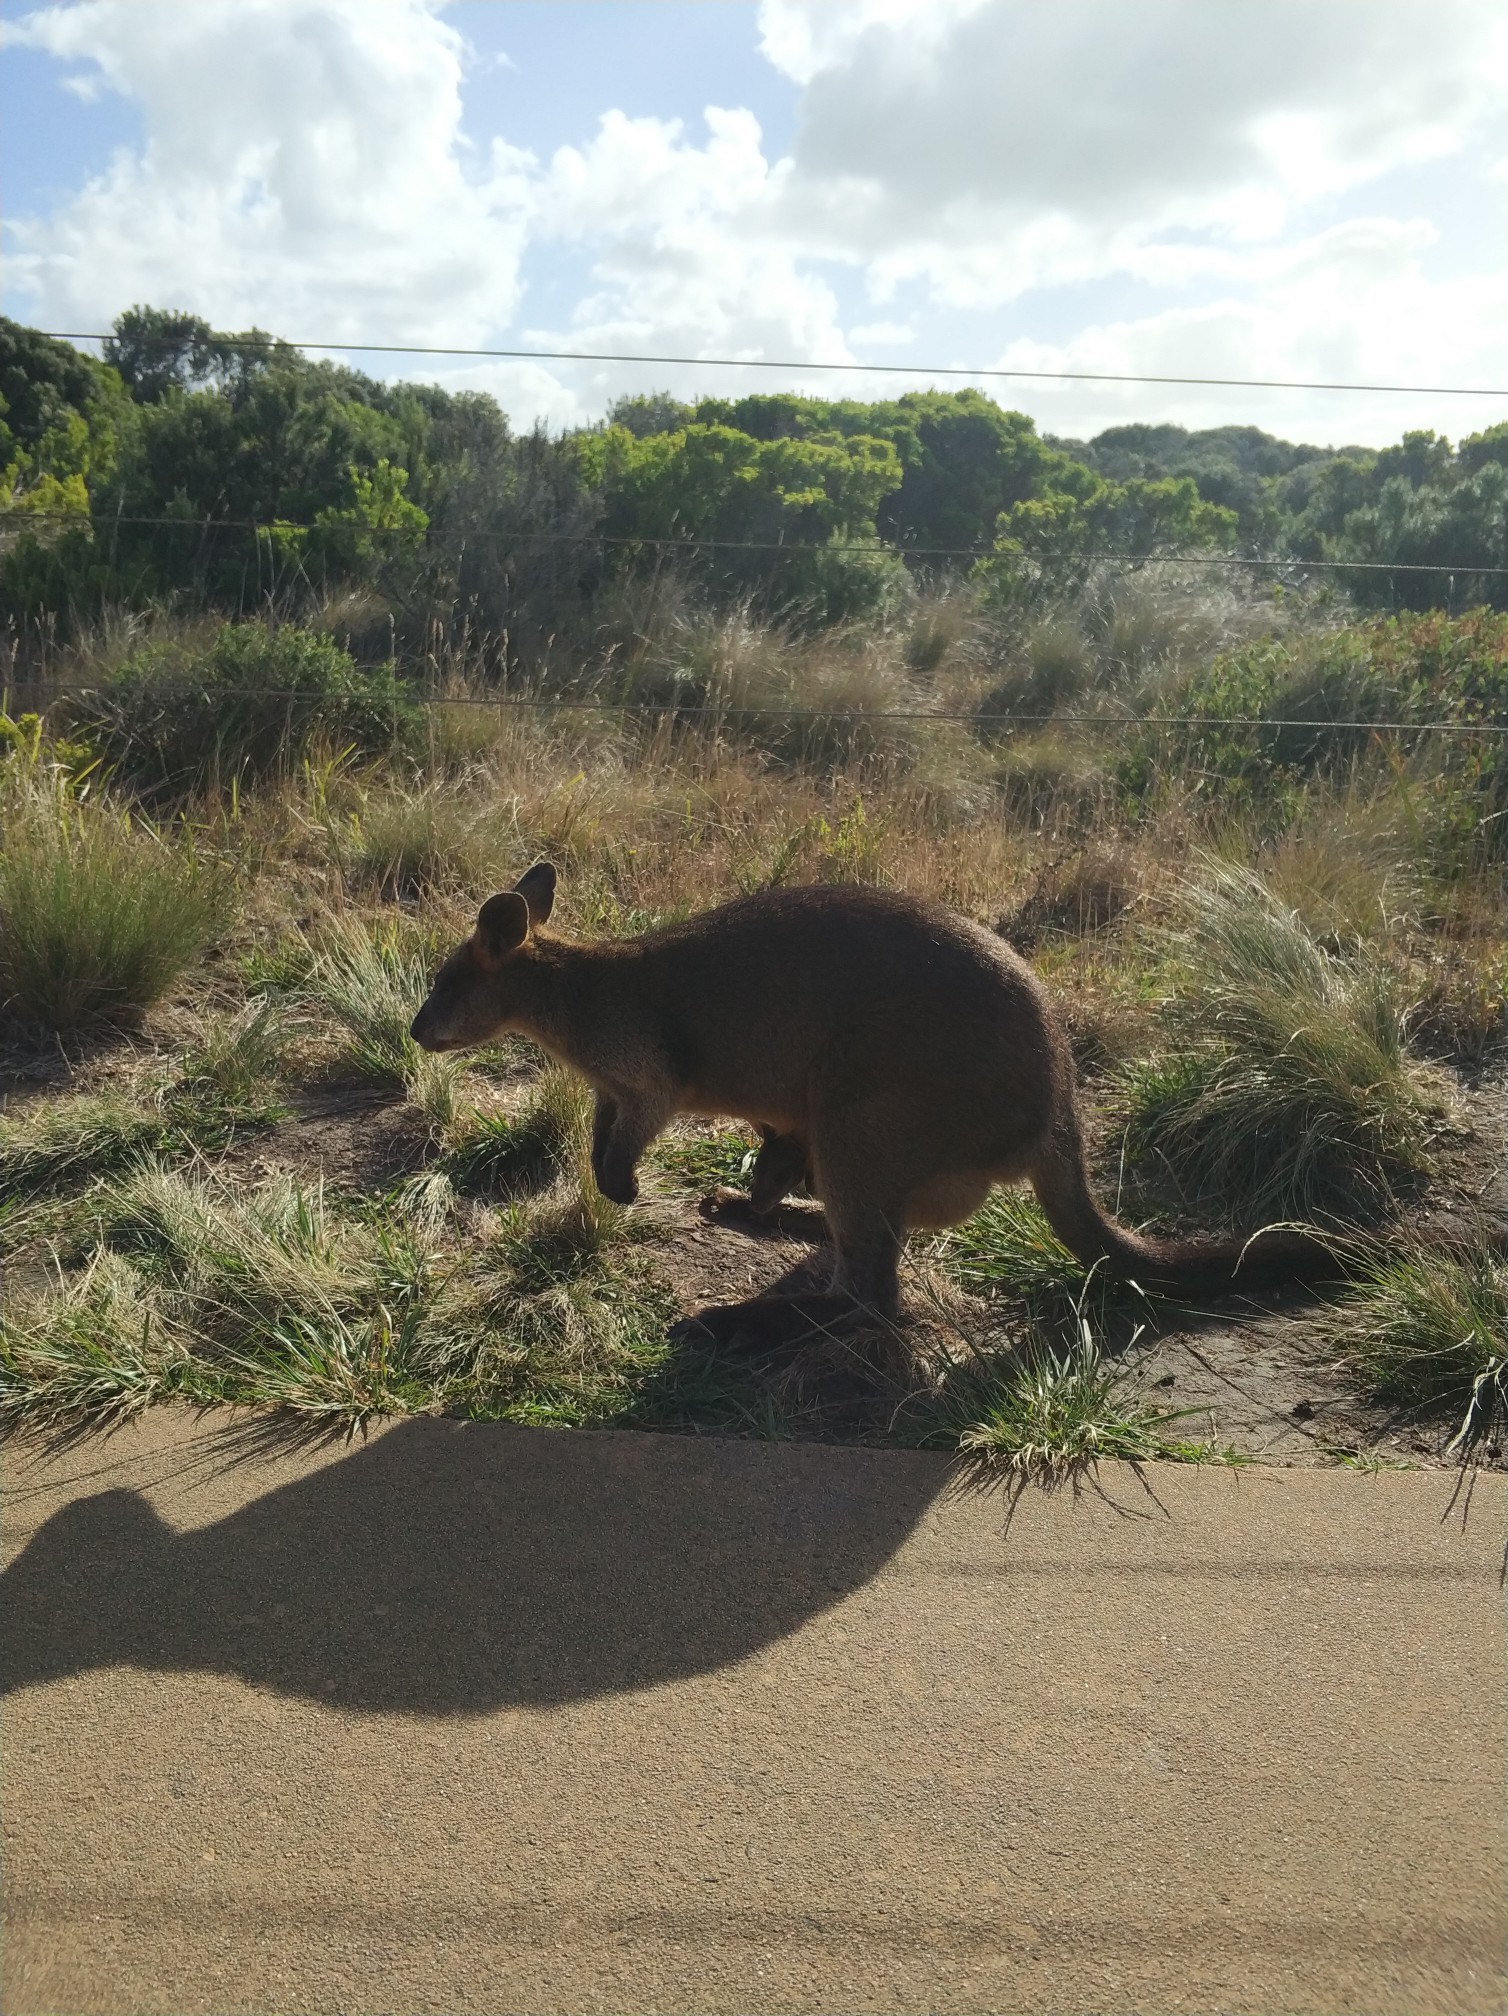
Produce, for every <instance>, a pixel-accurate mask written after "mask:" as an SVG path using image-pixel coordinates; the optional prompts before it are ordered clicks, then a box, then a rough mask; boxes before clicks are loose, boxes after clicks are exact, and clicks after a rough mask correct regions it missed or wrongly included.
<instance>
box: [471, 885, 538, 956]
mask: <svg viewBox="0 0 1508 2016" xmlns="http://www.w3.org/2000/svg"><path fill="white" fill-rule="evenodd" d="M528 935H529V906H528V904H527V903H526V902H525V901H524V899H523V897H522V896H520V895H519V894H518V893H517V891H516V890H513V889H510V890H508V891H507V892H506V894H504V895H501V896H489V897H488V898H487V901H486V902H485V903H484V904H483V905H482V907H481V909H480V910H479V911H478V912H477V920H476V929H475V931H473V933H472V934H471V942H472V945H473V947H474V948H475V950H476V955H477V957H478V958H479V959H480V960H481V962H482V964H483V965H484V966H500V965H501V964H502V962H503V961H504V960H505V959H506V958H507V956H508V954H509V953H510V952H516V951H517V950H518V948H519V946H520V945H522V944H523V942H524V940H525V939H526V938H527V937H528Z"/></svg>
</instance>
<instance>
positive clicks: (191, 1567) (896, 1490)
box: [0, 1421, 947, 1716]
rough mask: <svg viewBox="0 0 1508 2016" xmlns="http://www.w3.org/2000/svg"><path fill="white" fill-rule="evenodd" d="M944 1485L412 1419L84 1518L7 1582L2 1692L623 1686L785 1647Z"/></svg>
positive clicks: (648, 1441)
mask: <svg viewBox="0 0 1508 2016" xmlns="http://www.w3.org/2000/svg"><path fill="white" fill-rule="evenodd" d="M237 1474H238V1476H239V1477H244V1476H246V1475H247V1474H248V1473H247V1471H246V1470H245V1469H244V1468H243V1469H242V1470H241V1471H239V1472H238V1473H237ZM253 1474H254V1473H253ZM946 1483H947V1472H946V1466H945V1465H944V1464H943V1463H942V1462H941V1461H940V1459H938V1458H937V1457H934V1456H925V1455H915V1454H909V1453H903V1452H883V1453H882V1452H878V1451H865V1450H853V1449H847V1450H840V1449H832V1448H825V1447H815V1446H811V1445H806V1446H799V1445H790V1444H785V1445H780V1446H772V1445H768V1444H759V1443H739V1442H712V1441H701V1440H697V1439H695V1438H691V1437H673V1436H651V1435H631V1434H587V1433H575V1434H572V1433H566V1432H561V1431H549V1430H543V1429H523V1428H506V1427H500V1426H497V1425H495V1424H493V1425H489V1424H483V1423H471V1422H453V1421H415V1422H407V1423H404V1424H402V1425H400V1426H398V1427H395V1428H392V1429H389V1430H388V1431H386V1432H385V1433H382V1434H380V1435H378V1436H376V1437H375V1438H374V1439H373V1440H372V1441H371V1442H369V1443H367V1444H365V1445H364V1446H362V1447H360V1448H358V1449H357V1450H355V1452H354V1453H352V1454H350V1455H347V1456H345V1457H344V1458H342V1459H340V1460H337V1461H334V1462H325V1463H323V1464H322V1465H321V1466H320V1467H318V1468H316V1469H313V1470H311V1471H306V1472H305V1473H304V1474H302V1475H300V1476H299V1477H297V1478H296V1479H295V1480H294V1481H292V1482H290V1483H286V1484H281V1485H279V1486H277V1487H276V1488H275V1489H272V1490H269V1491H267V1492H265V1493H264V1495H262V1496H260V1497H256V1498H252V1499H250V1500H249V1502H246V1503H244V1504H242V1505H240V1506H239V1509H237V1510H234V1511H232V1512H230V1513H229V1514H228V1515H227V1516H226V1517H224V1518H221V1519H219V1520H218V1521H216V1522H215V1523H214V1524H212V1525H206V1526H202V1527H199V1528H198V1529H196V1530H189V1531H183V1532H179V1531H175V1529H174V1528H173V1527H171V1526H169V1525H167V1524H166V1523H165V1522H164V1521H163V1520H162V1519H161V1518H160V1517H159V1516H158V1514H157V1512H156V1511H155V1510H154V1509H153V1507H152V1505H151V1504H150V1503H149V1501H148V1500H147V1498H146V1497H145V1496H143V1495H142V1494H141V1493H140V1492H137V1491H134V1490H119V1489H118V1490H111V1491H104V1492H99V1493H95V1494H94V1495H91V1496H88V1497H81V1498H77V1499H75V1500H74V1501H73V1502H72V1503H70V1504H68V1505H66V1506H65V1507H64V1508H63V1509H62V1510H60V1511H59V1512H57V1513H56V1514H54V1516H53V1517H52V1518H51V1519H49V1520H48V1521H47V1522H46V1523H45V1524H44V1525H43V1526H42V1527H40V1528H39V1530H38V1531H37V1532H36V1534H35V1535H34V1536H33V1537H32V1539H31V1540H30V1542H29V1543H28V1544H27V1546H26V1547H25V1549H24V1551H23V1552H22V1553H21V1554H20V1555H18V1557H17V1558H16V1560H15V1561H14V1562H13V1563H12V1565H11V1566H10V1567H9V1568H8V1569H7V1570H6V1571H5V1573H4V1574H3V1576H0V1676H3V1688H4V1691H6V1692H9V1691H11V1690H13V1689H15V1688H18V1687H24V1686H27V1685H30V1684H33V1683H36V1682H41V1681H47V1680H53V1679H57V1678H60V1677H63V1676H66V1675H70V1674H74V1673H79V1672H83V1671H86V1670H89V1669H92V1668H95V1667H101V1666H109V1665H117V1664H124V1665H130V1666H136V1667H142V1668H146V1669H149V1670H156V1671H162V1672H211V1673H227V1674H235V1675H238V1676H239V1677H240V1678H241V1679H243V1680H245V1681H247V1682H249V1683H251V1684H253V1685H255V1686H260V1687H268V1688H272V1689H275V1690H276V1691H278V1692H279V1693H283V1694H289V1695H297V1696H304V1697H307V1698H309V1699H312V1700H316V1701H321V1702H326V1703H330V1704H331V1705H336V1706H340V1707H343V1708H348V1709H356V1710H372V1711H387V1712H392V1711H398V1712H407V1713H411V1714H416V1715H429V1716H445V1715H466V1714H480V1713H485V1712H487V1711H489V1710H492V1709H495V1708H498V1707H501V1706H505V1705H509V1704H517V1705H521V1706H531V1707H532V1706H546V1705H550V1704H554V1703H560V1702H566V1701H577V1700H581V1699H584V1698H586V1697H589V1696H592V1695H598V1694H612V1693H618V1692H621V1691H624V1690H626V1689H631V1688H638V1687H647V1686H650V1685H653V1684H654V1683H656V1682H661V1681H667V1680H675V1679H681V1678H685V1677H688V1676H690V1675H693V1674H698V1673H705V1672H707V1671H709V1670H711V1669H713V1668H716V1667H719V1666H723V1665H726V1664H727V1663H728V1662H729V1661H732V1660H736V1659H740V1658H743V1657H745V1656H746V1655H747V1654H749V1653H752V1652H756V1651H758V1650H759V1649H760V1647H762V1646H765V1645H769V1644H771V1643H773V1642H774V1641H775V1640H777V1639H780V1638H782V1637H784V1636H785V1635H786V1634H788V1633H789V1632H791V1631H794V1630H795V1629H796V1628H797V1627H798V1626H799V1625H801V1624H803V1623H804V1622H805V1621H806V1620H807V1619H808V1618H810V1617H812V1616H814V1615H816V1614H817V1613H818V1612H820V1611H822V1610H824V1609H826V1608H827V1607H828V1606H829V1605H831V1604H833V1603H836V1602H837V1601H839V1600H840V1599H841V1598H842V1597H844V1596H846V1595H848V1594H849V1593H851V1592H852V1591H853V1590H855V1589H858V1588H860V1587H861V1586H862V1585H863V1584H864V1583H865V1582H867V1581H868V1580H869V1579H870V1577H871V1576H873V1575H874V1574H875V1573H876V1571H877V1570H878V1569H879V1568H880V1567H882V1566H883V1564H884V1563H885V1561H886V1560H888V1558H889V1557H890V1555H891V1554H892V1553H893V1552H894V1551H895V1549H896V1548H897V1547H898V1546H899V1545H900V1543H901V1542H902V1541H903V1540H904V1539H905V1537H906V1535H907V1534H908V1533H909V1532H910V1530H911V1528H912V1527H913V1526H914V1525H915V1523H916V1521H917V1520H918V1519H919V1518H920V1517H921V1515H922V1513H923V1512H924V1511H925V1510H926V1508H927V1506H928V1504H929V1503H930V1502H931V1501H932V1500H933V1499H934V1498H935V1497H936V1496H938V1495H939V1494H940V1493H941V1492H942V1491H943V1490H944V1489H945V1487H946ZM222 1489H223V1485H222ZM221 1502H223V1498H222V1500H221ZM174 1503H175V1504H178V1503H185V1504H186V1505H187V1506H189V1507H191V1506H192V1504H193V1500H192V1498H189V1499H188V1500H186V1501H184V1500H175V1501H174ZM189 1516H192V1515H191V1514H190V1515H189Z"/></svg>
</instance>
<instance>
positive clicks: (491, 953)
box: [408, 861, 555, 1050]
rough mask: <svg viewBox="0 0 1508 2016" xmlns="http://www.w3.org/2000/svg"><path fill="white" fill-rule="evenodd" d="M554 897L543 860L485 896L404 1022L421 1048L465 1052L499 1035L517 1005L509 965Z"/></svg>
mask: <svg viewBox="0 0 1508 2016" xmlns="http://www.w3.org/2000/svg"><path fill="white" fill-rule="evenodd" d="M554 901H555V870H554V869H553V868H552V867H551V865H550V863H549V862H548V861H540V862H537V863H536V864H535V866H534V867H532V868H531V869H530V870H529V872H528V874H527V875H523V876H521V877H520V878H519V880H518V882H517V883H516V885H515V886H514V887H513V888H512V889H509V890H505V891H502V892H500V893H499V894H498V895H496V896H489V897H488V898H487V901H486V902H485V903H484V904H483V905H482V907H481V909H480V910H479V911H478V913H477V920H476V925H475V928H474V929H473V931H472V933H471V936H470V937H469V938H467V939H465V940H464V941H463V942H462V943H461V944H460V945H458V946H457V947H456V949H455V951H454V952H452V953H451V955H450V957H449V958H448V959H447V960H446V961H445V964H444V965H443V966H442V967H441V968H440V970H439V972H438V973H437V974H436V975H435V979H434V985H433V986H432V987H431V988H430V990H429V994H428V996H427V997H426V999H425V1002H424V1005H423V1007H422V1008H421V1009H420V1010H419V1012H418V1014H417V1015H416V1016H415V1017H414V1019H413V1021H412V1023H411V1024H410V1025H409V1032H408V1033H409V1035H410V1036H412V1037H413V1039H414V1041H415V1042H416V1043H417V1044H418V1046H419V1048H420V1049H421V1050H465V1049H468V1048H470V1047H471V1045H473V1044H476V1043H486V1042H490V1041H491V1039H492V1038H493V1037H494V1036H500V1035H501V1034H502V1033H503V1031H504V1030H505V1029H506V1028H507V1027H508V1026H509V1024H510V1022H511V1021H512V1019H513V1015H514V1014H515V1012H516V1009H517V1002H516V999H515V996H516V994H517V992H518V988H517V975H516V971H513V970H511V969H515V968H516V965H517V962H518V959H519V956H520V955H521V954H522V953H523V952H524V950H525V947H526V945H527V942H528V938H529V934H530V933H531V932H532V931H533V929H534V928H535V926H536V925H538V924H543V923H544V922H545V920H546V918H547V917H548V916H549V914H550V910H551V906H552V905H553V903H554Z"/></svg>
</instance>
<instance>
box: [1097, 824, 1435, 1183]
mask: <svg viewBox="0 0 1508 2016" xmlns="http://www.w3.org/2000/svg"><path fill="white" fill-rule="evenodd" d="M1185 916H1186V922H1185V926H1184V928H1183V930H1182V931H1181V932H1180V933H1179V934H1178V935H1177V936H1176V938H1175V939H1174V941H1173V944H1172V946H1171V948H1170V949H1171V951H1172V955H1173V957H1174V958H1175V960H1176V961H1177V962H1178V965H1179V966H1180V968H1181V981H1182V984H1181V987H1180V991H1179V993H1178V994H1177V996H1176V997H1175V998H1174V999H1173V1001H1172V1002H1171V1003H1170V1004H1169V1005H1168V1009H1167V1024H1168V1029H1169V1033H1170V1035H1171V1036H1172V1038H1173V1043H1172V1045H1171V1046H1170V1047H1169V1048H1168V1049H1167V1050H1165V1051H1164V1052H1163V1053H1162V1054H1160V1055H1159V1056H1157V1057H1155V1058H1154V1059H1152V1060H1151V1061H1150V1062H1147V1063H1143V1064H1140V1065H1136V1066H1133V1067H1132V1068H1131V1069H1130V1070H1129V1071H1128V1073H1127V1074H1126V1079H1125V1089H1126V1095H1127V1101H1128V1106H1129V1115H1130V1119H1129V1136H1128V1148H1129V1151H1130V1154H1131V1156H1132V1159H1133V1161H1139V1162H1141V1163H1143V1164H1145V1163H1146V1162H1148V1161H1150V1160H1153V1159H1154V1158H1155V1160H1156V1161H1157V1162H1158V1163H1160V1164H1161V1165H1162V1166H1163V1167H1164V1168H1166V1169H1167V1170H1168V1171H1169V1172H1170V1173H1171V1174H1172V1176H1173V1177H1174V1179H1175V1180H1176V1182H1177V1183H1178V1185H1179V1187H1180V1188H1181V1189H1182V1191H1183V1192H1184V1193H1185V1194H1186V1195H1188V1196H1190V1197H1195V1198H1201V1199H1216V1200H1219V1202H1221V1203H1222V1204H1225V1205H1229V1206H1231V1207H1234V1208H1235V1209H1237V1210H1240V1211H1242V1212H1243V1213H1244V1214H1246V1215H1247V1216H1251V1217H1255V1218H1258V1219H1260V1218H1268V1219H1271V1218H1289V1217H1305V1218H1309V1217H1314V1216H1316V1215H1320V1214H1338V1215H1342V1216H1353V1215H1355V1214H1357V1213H1358V1212H1363V1213H1364V1212H1375V1211H1376V1210H1378V1209H1379V1208H1381V1207H1382V1206H1383V1205H1385V1204H1386V1203H1387V1201H1388V1200H1389V1199H1390V1198H1391V1197H1392V1196H1393V1194H1394V1192H1395V1189H1396V1187H1397V1186H1398V1185H1400V1184H1403V1183H1406V1182H1408V1181H1409V1180H1410V1179H1412V1178H1414V1177H1417V1176H1419V1175H1421V1174H1422V1173H1423V1172H1424V1171H1426V1170H1427V1169H1428V1168H1429V1166H1430V1155H1429V1135H1430V1116H1429V1113H1428V1111H1427V1108H1426V1106H1425V1103H1424V1101H1423V1100H1422V1098H1421V1097H1420V1095H1419V1093H1418V1091H1417V1090H1416V1088H1415V1086H1414V1084H1413V1083H1412V1081H1411V1079H1410V1077H1409V1073H1408V1068H1407V1065H1406V1061H1405V1056H1404V1048H1403V1037H1402V1029H1401V1013H1400V1003H1399V1000H1398V990H1397V986H1396V982H1395V981H1394V978H1393V976H1392V974H1391V973H1390V972H1389V970H1388V969H1387V968H1386V967H1385V966H1383V965H1382V964H1381V963H1379V962H1378V961H1376V960H1374V959H1372V958H1369V957H1367V956H1366V955H1364V954H1363V953H1360V952H1358V953H1357V954H1356V955H1355V956H1353V957H1351V958H1348V959H1343V958H1338V957H1336V956H1334V955H1332V954H1331V953H1329V952H1327V951H1325V950H1324V949H1323V948H1322V947H1321V946H1320V945H1319V944H1318V943H1316V941H1315V939H1314V938H1313V937H1312V936H1311V935H1310V933H1309V932H1308V931H1307V930H1306V929H1305V927H1304V924H1303V922H1302V920H1301V919H1300V918H1299V917H1298V916H1297V914H1296V913H1295V912H1294V911H1292V910H1290V909H1287V908H1286V907H1285V906H1283V905H1282V904H1280V903H1278V902H1277V901H1276V900H1275V899H1274V898H1273V896H1272V894H1271V892H1270V891H1269V890H1268V888H1267V886H1266V885H1265V883H1263V881H1262V880H1261V879H1260V877H1258V876H1257V875H1255V874H1254V873H1253V872H1251V871H1250V870H1248V869H1243V868H1239V867H1235V866H1232V865H1228V864H1213V863H1212V864H1209V865H1207V867H1206V869H1205V871H1204V873H1203V874H1202V875H1200V876H1199V877H1198V878H1197V879H1195V880H1194V881H1192V882H1191V883H1190V884H1189V885H1188V887H1187V890H1186V895H1185Z"/></svg>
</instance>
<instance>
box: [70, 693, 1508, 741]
mask: <svg viewBox="0 0 1508 2016" xmlns="http://www.w3.org/2000/svg"><path fill="white" fill-rule="evenodd" d="M98 690H99V689H98V688H96V687H92V686H89V685H87V684H85V685H70V686H69V687H67V688H66V689H65V691H64V692H60V693H58V694H57V695H55V696H54V701H60V700H62V699H63V698H65V697H66V698H73V699H78V698H83V697H87V696H88V695H89V694H90V693H93V692H97V691H98ZM205 697H206V698H215V699H219V700H222V701H223V702H224V703H225V704H226V705H227V706H229V705H232V704H234V703H235V702H237V701H241V700H288V701H307V702H309V703H311V704H318V703H320V702H325V703H328V704H330V705H332V706H333V705H337V704H341V703H344V702H348V701H350V700H353V699H367V698H370V699H372V700H374V701H380V702H385V701H386V700H387V699H388V697H389V695H388V694H387V693H385V692H374V693H371V694H351V693H332V692H331V691H330V690H329V689H328V688H324V687H318V688H316V687H299V686H236V687H234V688H227V689H225V691H224V692H221V693H214V694H211V693H210V692H209V690H208V689H205ZM393 697H397V698H401V699H402V700H403V701H404V702H405V703H406V704H409V705H417V706H420V707H486V708H491V709H492V710H493V711H499V710H501V711H503V712H507V711H509V710H514V711H518V712H529V711H548V712H566V713H585V714H616V715H637V714H647V715H655V716H672V717H674V718H675V719H677V720H681V719H697V718H706V719H711V720H779V721H819V722H827V721H863V722H874V723H878V722H884V721H923V722H925V721H936V722H943V721H952V722H966V723H969V724H972V725H976V726H981V727H983V726H1014V727H1020V728H1032V727H1036V728H1041V727H1055V728H1057V727H1062V728H1101V729H1105V730H1112V729H1115V730H1124V729H1127V728H1139V727H1149V728H1271V729H1282V730H1285V731H1289V730H1309V731H1314V732H1319V731H1330V732H1333V733H1336V734H1342V733H1348V734H1369V733H1376V734H1379V735H1382V734H1404V735H1415V734H1430V735H1481V736H1487V737H1492V736H1508V721H1505V722H1493V721H1372V720H1366V719H1363V718H1361V717H1357V718H1356V719H1354V720H1341V719H1336V718H1333V717H1330V716H1320V717H1314V716H1305V715H1293V716H1287V717H1274V716H1270V715H1266V714H1130V713H1127V714H1085V713H1018V712H1016V711H1015V710H1014V709H1011V710H1005V711H1000V712H995V711H985V710H983V709H977V708H976V709H965V708H933V707H812V706H805V707H798V706H791V705H788V704H785V703H782V702H772V703H770V704H768V705H766V704H763V703H760V704H756V705H748V704H745V703H739V704H737V705H733V704H728V705H725V704H723V703H722V702H720V701H682V700H675V699H669V700H659V699H654V698H644V699H633V698H630V699H619V700H611V699H604V698H602V697H601V695H599V694H586V695H579V694H578V695H571V694H538V693H508V692H499V693H425V692H422V691H415V690H412V689H400V688H398V687H396V686H395V687H394V689H393ZM49 704H52V703H49Z"/></svg>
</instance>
